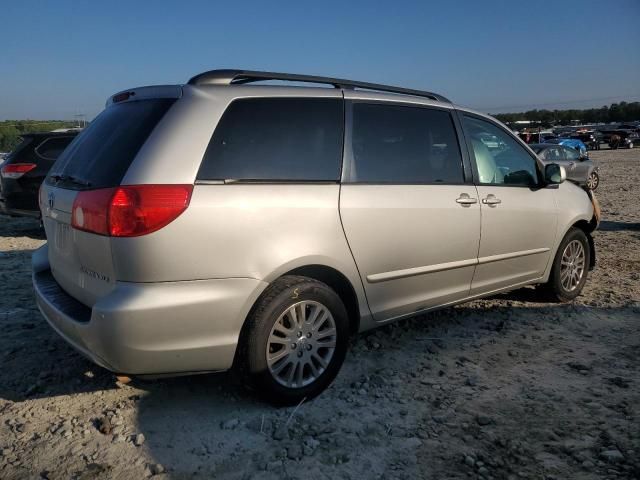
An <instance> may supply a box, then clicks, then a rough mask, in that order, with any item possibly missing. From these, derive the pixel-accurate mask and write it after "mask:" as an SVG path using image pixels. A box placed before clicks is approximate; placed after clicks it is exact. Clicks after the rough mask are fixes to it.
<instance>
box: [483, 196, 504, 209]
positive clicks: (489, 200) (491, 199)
mask: <svg viewBox="0 0 640 480" xmlns="http://www.w3.org/2000/svg"><path fill="white" fill-rule="evenodd" d="M482 203H484V204H485V205H489V206H490V207H495V206H496V205H498V204H499V203H502V200H500V199H499V198H497V197H496V196H495V195H494V194H492V193H490V194H489V195H487V196H486V198H483V199H482Z"/></svg>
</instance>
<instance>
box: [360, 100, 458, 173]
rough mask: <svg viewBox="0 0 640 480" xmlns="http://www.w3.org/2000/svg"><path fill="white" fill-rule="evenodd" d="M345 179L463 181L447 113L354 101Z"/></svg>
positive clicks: (450, 120)
mask: <svg viewBox="0 0 640 480" xmlns="http://www.w3.org/2000/svg"><path fill="white" fill-rule="evenodd" d="M352 132H353V133H352V140H351V143H352V161H351V170H350V180H351V181H352V182H373V183H448V184H450V183H463V181H464V179H463V173H462V157H461V154H460V148H459V145H458V139H457V136H456V132H455V127H454V125H453V120H452V119H451V115H450V114H449V112H446V111H443V110H436V109H430V108H421V107H406V106H400V105H383V104H368V103H354V104H353V128H352Z"/></svg>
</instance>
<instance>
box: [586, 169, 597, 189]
mask: <svg viewBox="0 0 640 480" xmlns="http://www.w3.org/2000/svg"><path fill="white" fill-rule="evenodd" d="M599 184H600V177H599V176H598V174H597V173H596V172H591V175H589V177H588V178H587V188H588V189H589V190H595V189H596V188H598V185H599Z"/></svg>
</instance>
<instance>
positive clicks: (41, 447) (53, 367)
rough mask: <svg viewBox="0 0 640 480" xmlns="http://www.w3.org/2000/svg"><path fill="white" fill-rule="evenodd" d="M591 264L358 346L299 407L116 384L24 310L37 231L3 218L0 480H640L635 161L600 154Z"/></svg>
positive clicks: (215, 385) (388, 330)
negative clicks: (561, 290) (544, 299)
mask: <svg viewBox="0 0 640 480" xmlns="http://www.w3.org/2000/svg"><path fill="white" fill-rule="evenodd" d="M592 155H593V157H594V158H596V159H597V160H599V161H600V163H601V170H600V171H601V185H600V187H599V189H598V192H597V193H598V197H599V199H600V201H601V204H602V208H603V214H604V221H603V222H602V225H601V228H600V230H599V231H598V232H597V233H596V235H595V242H596V248H597V253H598V257H597V258H598V264H597V268H596V270H595V271H593V272H592V273H591V274H590V278H589V281H588V283H587V286H586V288H585V290H584V293H583V294H582V296H580V297H579V298H578V299H577V301H576V302H575V303H573V304H570V305H558V304H549V303H541V302H539V301H537V300H536V296H535V295H534V291H533V290H532V289H530V288H529V289H523V290H519V291H515V292H511V293H509V294H505V295H500V296H498V297H495V298H491V299H487V300H480V301H475V302H473V303H470V304H466V305H462V306H458V307H454V308H448V309H446V310H443V311H440V312H436V313H432V314H429V315H424V316H421V317H418V318H415V319H412V320H409V321H403V322H400V323H398V324H396V325H393V326H388V327H385V328H383V329H380V330H377V331H374V332H371V333H367V334H363V335H360V336H358V337H357V338H356V339H355V340H354V342H353V346H352V348H351V351H350V354H349V355H348V357H347V361H346V364H345V366H344V368H343V369H342V371H341V373H340V375H339V376H338V378H337V380H336V381H335V383H334V384H333V385H332V387H331V388H330V389H329V390H328V391H327V392H325V393H324V394H323V395H321V396H320V397H319V398H317V399H315V400H313V401H311V402H308V403H304V404H302V405H300V406H299V408H297V409H296V408H286V409H275V408H273V407H271V406H268V405H265V404H263V403H260V402H258V401H256V400H255V399H254V398H253V397H252V396H251V395H250V394H247V393H246V392H245V391H243V389H241V388H240V387H238V386H237V385H235V383H234V382H233V378H232V377H231V376H230V375H228V374H219V375H201V376H195V377H183V378H177V379H168V380H161V381H141V380H134V381H133V382H132V383H130V384H127V385H124V384H120V383H117V382H116V379H115V378H114V376H113V375H112V374H110V373H109V372H107V371H105V370H102V369H101V368H99V367H96V366H95V365H93V364H91V363H89V362H88V361H87V360H85V359H84V358H82V357H81V356H80V355H79V354H77V353H76V352H75V351H74V350H72V349H71V348H70V347H68V346H67V345H66V344H65V342H64V341H62V340H61V339H60V338H59V337H58V336H57V335H56V334H55V333H54V332H53V331H52V330H51V329H50V328H49V327H48V326H47V324H46V323H45V321H44V320H43V319H42V317H41V316H40V314H39V312H38V310H37V308H36V307H35V305H34V300H33V295H32V291H31V279H30V255H31V252H32V250H33V249H34V248H37V247H38V246H39V245H41V244H42V243H43V241H44V240H43V239H42V237H41V235H40V233H39V231H38V229H37V224H36V223H35V222H34V221H31V220H25V219H10V218H8V217H4V216H0V365H1V367H2V368H0V478H2V479H22V478H41V477H42V478H48V479H58V478H60V479H62V478H65V479H67V478H82V479H89V478H118V479H130V478H141V477H144V476H157V477H158V478H214V477H215V478H224V479H227V478H229V479H249V478H251V479H253V478H256V479H283V478H292V479H293V478H299V479H320V478H326V479H335V478H338V479H340V478H344V479H363V478H366V479H369V478H372V479H377V478H384V479H387V478H397V479H418V478H420V479H423V478H437V479H440V478H449V479H467V478H482V479H491V478H494V479H503V478H504V479H522V478H527V479H528V478H533V479H559V480H560V479H568V478H571V479H602V478H640V370H639V368H640V330H639V328H640V187H639V186H638V185H640V149H635V150H631V151H629V150H618V151H610V150H602V151H599V152H593V153H592Z"/></svg>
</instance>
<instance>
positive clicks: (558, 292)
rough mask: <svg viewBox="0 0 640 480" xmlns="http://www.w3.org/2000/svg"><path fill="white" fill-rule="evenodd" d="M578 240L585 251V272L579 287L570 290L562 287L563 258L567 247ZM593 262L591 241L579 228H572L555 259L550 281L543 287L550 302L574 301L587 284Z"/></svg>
mask: <svg viewBox="0 0 640 480" xmlns="http://www.w3.org/2000/svg"><path fill="white" fill-rule="evenodd" d="M574 240H577V241H578V242H580V244H581V245H582V248H583V249H584V270H583V272H582V276H581V278H580V280H579V282H578V284H577V286H576V287H575V288H574V289H572V290H568V289H566V288H565V287H564V286H563V285H562V281H561V263H562V256H563V254H564V251H565V249H566V248H567V245H569V243H571V242H572V241H574ZM590 262H591V250H590V247H589V240H587V236H586V235H585V233H584V232H583V231H582V230H580V229H579V228H575V227H572V228H571V229H570V230H569V231H568V232H567V234H566V235H565V236H564V238H563V239H562V242H560V246H559V247H558V251H557V252H556V256H555V258H554V259H553V266H552V267H551V274H550V275H549V281H548V282H547V283H545V284H544V285H543V286H542V290H543V291H544V292H545V293H546V294H547V296H548V297H549V299H550V300H552V301H558V302H570V301H572V300H574V299H575V298H576V297H577V296H578V295H580V293H581V292H582V289H583V288H584V285H585V283H586V282H587V274H588V271H589V265H590Z"/></svg>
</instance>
